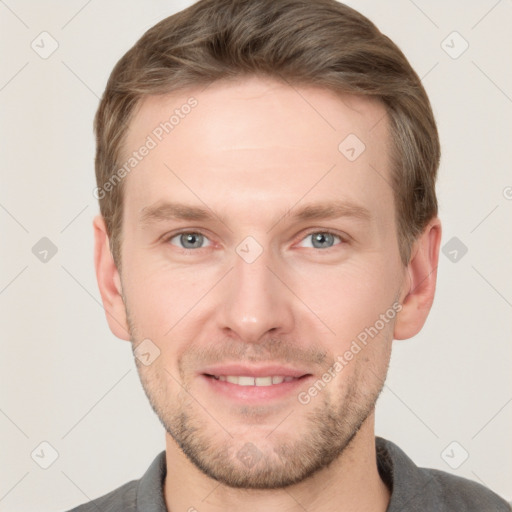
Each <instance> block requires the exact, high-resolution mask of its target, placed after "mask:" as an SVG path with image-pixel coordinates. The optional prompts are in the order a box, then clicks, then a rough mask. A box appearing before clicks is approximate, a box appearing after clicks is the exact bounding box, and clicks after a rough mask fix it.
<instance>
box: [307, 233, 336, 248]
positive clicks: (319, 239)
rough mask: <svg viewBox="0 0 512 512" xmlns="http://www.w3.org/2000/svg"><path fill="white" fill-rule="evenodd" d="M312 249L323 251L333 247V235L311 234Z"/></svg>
mask: <svg viewBox="0 0 512 512" xmlns="http://www.w3.org/2000/svg"><path fill="white" fill-rule="evenodd" d="M311 241H312V243H313V247H316V248H317V249H325V248H326V247H332V246H333V245H334V235H332V234H331V233H313V234H312V235H311Z"/></svg>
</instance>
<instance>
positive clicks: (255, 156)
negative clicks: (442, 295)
mask: <svg viewBox="0 0 512 512" xmlns="http://www.w3.org/2000/svg"><path fill="white" fill-rule="evenodd" d="M191 96H194V98H195V99H196V100H197V105H196V106H195V107H194V108H192V109H184V111H187V112H188V111H190V113H188V114H187V115H182V116H180V120H179V122H178V123H177V124H176V125H175V126H174V128H173V129H172V131H170V132H169V133H168V134H166V133H165V132H163V134H162V133H160V131H158V130H157V131H156V132H155V128H156V127H158V126H159V125H160V123H162V122H164V121H166V120H168V119H169V118H170V116H171V115H172V114H173V112H174V110H175V109H180V107H181V106H182V105H184V104H185V103H187V100H188V99H189V98H190V97H191ZM182 113H183V111H182ZM155 133H158V134H160V135H163V136H161V139H162V140H161V141H159V140H158V138H157V137H156V136H155ZM148 136H151V138H152V139H153V140H154V141H155V142H156V146H155V147H152V148H151V149H150V151H149V152H148V154H147V156H145V157H144V158H143V159H142V161H141V162H140V163H139V164H138V165H137V167H136V168H135V169H134V170H132V171H131V172H130V174H129V176H127V177H126V178H125V179H126V182H125V186H126V188H125V197H124V218H123V245H122V252H121V254H122V267H123V271H122V276H121V283H122V289H123V297H124V300H125V306H126V312H127V315H128V321H129V325H130V333H131V337H132V341H133V345H134V346H135V347H136V346H137V345H138V344H139V343H141V342H142V341H143V340H146V339H149V340H151V341H150V342H148V341H145V342H144V343H146V344H148V343H149V345H148V346H150V347H152V349H151V350H150V351H149V352H151V353H153V352H154V353H157V350H156V348H155V347H154V346H156V347H157V348H158V350H159V351H160V355H159V356H158V357H157V358H156V359H154V361H153V362H152V363H151V364H149V365H147V366H146V365H144V364H143V363H141V362H140V361H138V360H137V366H138V371H139V374H140V377H141V380H142V383H143V386H144V389H145V391H146V393H147V395H148V397H149V399H150V401H151V404H152V406H153V408H154V410H155V411H156V413H157V414H158V416H159V418H160V420H161V421H162V423H163V424H164V426H165V428H166V430H167V432H168V434H170V436H172V438H173V439H174V440H175V441H176V443H177V444H178V445H179V446H180V447H181V449H182V450H183V451H184V452H185V454H186V455H187V456H188V457H189V459H190V460H191V461H192V462H193V463H194V464H195V465H196V466H197V467H198V468H200V469H201V470H202V471H203V472H204V473H206V474H207V475H209V476H211V477H212V478H215V479H217V480H219V481H221V482H223V483H225V484H226V485H229V486H233V487H247V488H276V487H281V486H284V485H289V484H291V483H295V482H299V481H301V480H303V479H304V478H306V477H308V476H310V475H312V474H313V473H314V472H315V471H317V470H318V469H320V468H322V467H325V466H326V465H327V464H329V463H330V462H332V461H333V460H334V459H335V458H336V457H338V456H339V454H340V453H341V451H342V450H343V449H344V448H345V446H347V445H348V443H349V442H350V440H351V439H352V438H353V436H354V434H355V433H356V432H357V430H358V428H359V427H360V426H361V425H362V424H364V422H365V420H367V418H371V415H372V413H373V407H374V404H375V401H376V399H377V396H378V394H379V392H380V390H381V388H382V385H383V380H384V378H385V374H386V370H387V365H388V361H389V355H390V347H391V342H392V337H393V325H394V314H391V313H390V311H393V308H392V306H393V305H394V304H395V306H396V301H397V300H400V298H402V297H403V290H402V287H403V284H404V275H405V272H406V269H405V268H404V267H403V266H402V264H401V261H400V255H399V250H398V241H397V234H396V222H395V214H394V199H393V192H392V189H391V187H390V185H389V183H390V162H389V139H388V127H387V118H385V109H384V107H383V106H382V105H381V104H379V103H378V102H376V101H372V100H369V99H362V98H356V97H353V96H346V97H345V98H343V101H342V100H341V99H340V97H338V96H335V95H334V94H333V93H332V92H329V91H327V90H323V89H317V88H300V87H295V88H292V87H290V86H288V85H281V84H278V83H277V82H272V81H262V80H259V79H256V78H252V79H247V80H244V81H240V82H236V83H231V84H227V83H220V82H218V83H215V84H213V85H211V86H209V87H208V88H207V89H206V90H204V91H197V90H196V91H193V92H191V91H187V92H183V93H175V94H171V95H167V96H162V97H149V98H147V99H146V100H145V101H144V102H143V103H142V104H141V107H140V109H139V110H138V111H137V113H136V115H135V117H134V118H133V120H132V121H131V125H130V130H129V133H128V135H127V139H126V145H125V155H124V156H125V157H126V158H128V157H129V156H130V154H131V153H132V151H135V150H137V149H138V148H140V147H141V146H142V145H143V144H145V143H147V141H148ZM347 137H348V139H347ZM356 137H357V138H356ZM345 139H346V140H345ZM340 143H341V146H340ZM363 144H364V146H363ZM149 145H151V146H152V144H149ZM363 149H364V150H363ZM362 150H363V151H362ZM361 151H362V152H361ZM166 204H167V205H168V207H167V208H161V209H159V210H158V213H159V214H158V215H157V214H155V209H156V208H158V207H161V206H163V205H166ZM169 205H173V206H169ZM151 212H153V215H151ZM395 309H396V308H395ZM379 320H380V321H379ZM365 329H366V331H365ZM363 332H366V342H365V343H363V342H362V341H361V340H363V339H364V338H365V337H364V335H362V334H361V333H363ZM369 333H371V334H369ZM358 336H359V338H358ZM354 340H356V342H357V346H358V347H359V350H357V348H355V345H354V343H353V342H354ZM153 344H154V345H153ZM152 351H153V352H152ZM347 351H349V352H351V353H352V355H353V357H350V355H348V356H347V355H346V353H347ZM338 356H340V358H338ZM145 357H146V358H147V359H148V360H149V359H151V358H152V357H154V356H145ZM336 361H338V362H339V364H340V365H341V369H340V366H336V365H335V362H336ZM326 375H327V377H326ZM329 375H330V376H331V378H330V379H329V378H328V377H329ZM228 376H230V377H229V378H228ZM240 376H241V377H242V378H241V379H237V377H240ZM232 377H233V378H232ZM251 377H252V378H251ZM255 377H257V379H256V380H253V379H254V378H255ZM270 377H274V379H273V381H272V379H269V378H270ZM280 377H281V378H280ZM282 377H293V380H291V381H290V380H289V379H287V380H286V381H283V382H281V380H282ZM226 379H227V380H226ZM271 382H274V383H273V384H271ZM248 384H249V385H248ZM251 384H252V385H251ZM254 384H257V385H254ZM258 384H261V385H258ZM270 384H271V385H270ZM315 386H316V387H315ZM312 387H313V388H314V389H313V391H312V390H311V388H312ZM315 389H316V392H315Z"/></svg>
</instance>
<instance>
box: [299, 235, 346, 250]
mask: <svg viewBox="0 0 512 512" xmlns="http://www.w3.org/2000/svg"><path fill="white" fill-rule="evenodd" d="M342 241H343V240H342V239H341V237H339V236H338V235H335V234H334V233H329V232H328V231H315V232H313V233H309V235H307V236H306V237H305V238H304V239H302V241H301V242H300V243H299V246H300V247H312V248H313V249H330V248H331V247H333V246H334V245H336V242H337V243H341V242H342Z"/></svg>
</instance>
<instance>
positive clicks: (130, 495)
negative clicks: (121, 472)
mask: <svg viewBox="0 0 512 512" xmlns="http://www.w3.org/2000/svg"><path fill="white" fill-rule="evenodd" d="M138 482H139V481H138V480H132V481H131V482H127V483H126V484H124V485H122V486H121V487H118V488H117V489H114V490H113V491H111V492H109V493H108V494H105V495H104V496H101V497H99V498H97V499H95V500H91V501H89V502H88V503H84V504H82V505H79V506H78V507H75V508H73V509H71V510H69V511H68V512H98V511H99V510H101V511H102V512H134V511H135V510H136V500H137V485H138Z"/></svg>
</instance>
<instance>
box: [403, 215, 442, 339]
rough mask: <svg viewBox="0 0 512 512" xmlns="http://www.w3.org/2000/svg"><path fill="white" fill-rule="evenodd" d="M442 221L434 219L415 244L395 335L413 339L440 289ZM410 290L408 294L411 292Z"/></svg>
mask: <svg viewBox="0 0 512 512" xmlns="http://www.w3.org/2000/svg"><path fill="white" fill-rule="evenodd" d="M440 245H441V222H440V220H439V219H438V218H437V217H436V218H434V219H432V220H431V221H430V222H429V224H428V225H427V227H426V228H425V229H424V231H423V233H422V234H421V235H420V236H419V237H418V239H417V240H416V242H415V243H414V246H413V250H412V253H411V260H410V262H409V265H408V267H407V279H406V280H405V284H404V292H405V293H404V295H405V296H404V298H403V300H402V310H401V311H400V313H399V314H398V316H397V319H396V323H395V329H394V335H393V336H394V338H395V339H397V340H403V339H407V338H412V337H413V336H415V335H416V334H417V333H418V332H419V331H420V330H421V328H422V327H423V325H424V323H425V321H426V319H427V317H428V314H429V312H430V309H431V307H432V303H433V301H434V295H435V290H436V279H437V265H438V261H439V247H440ZM407 292H408V293H407Z"/></svg>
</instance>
